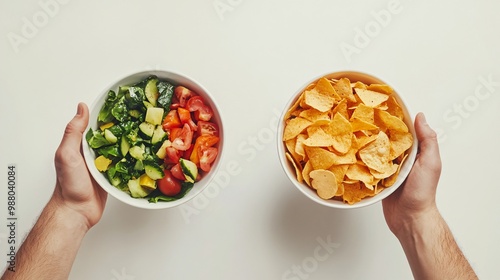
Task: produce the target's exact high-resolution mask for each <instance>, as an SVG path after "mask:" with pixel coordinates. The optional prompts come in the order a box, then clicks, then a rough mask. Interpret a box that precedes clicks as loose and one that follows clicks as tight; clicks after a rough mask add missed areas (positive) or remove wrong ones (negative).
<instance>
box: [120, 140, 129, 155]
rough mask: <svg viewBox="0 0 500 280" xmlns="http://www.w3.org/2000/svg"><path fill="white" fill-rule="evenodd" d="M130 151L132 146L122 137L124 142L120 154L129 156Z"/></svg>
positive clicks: (121, 144)
mask: <svg viewBox="0 0 500 280" xmlns="http://www.w3.org/2000/svg"><path fill="white" fill-rule="evenodd" d="M128 150H130V144H129V142H128V141H127V139H126V138H125V137H122V141H121V143H120V152H121V153H122V156H123V157H125V156H126V155H127V154H128Z"/></svg>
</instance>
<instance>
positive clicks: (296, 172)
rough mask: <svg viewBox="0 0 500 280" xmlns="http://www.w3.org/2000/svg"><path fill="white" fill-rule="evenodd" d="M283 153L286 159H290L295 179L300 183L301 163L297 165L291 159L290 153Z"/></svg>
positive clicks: (301, 178)
mask: <svg viewBox="0 0 500 280" xmlns="http://www.w3.org/2000/svg"><path fill="white" fill-rule="evenodd" d="M285 155H286V158H287V159H288V161H290V162H291V163H292V165H293V167H294V168H295V174H296V176H297V181H299V183H302V181H303V180H304V178H303V177H302V169H301V165H299V164H297V163H296V162H295V160H294V159H293V157H292V155H291V154H290V153H286V154H285Z"/></svg>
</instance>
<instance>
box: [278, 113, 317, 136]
mask: <svg viewBox="0 0 500 280" xmlns="http://www.w3.org/2000/svg"><path fill="white" fill-rule="evenodd" d="M309 125H311V122H310V121H308V120H306V119H303V118H300V117H298V118H293V119H290V120H288V122H287V123H286V125H285V131H284V134H283V140H284V141H286V140H290V139H292V138H294V137H296V136H297V135H299V134H300V133H301V132H302V131H304V129H306V128H307V127H308V126H309Z"/></svg>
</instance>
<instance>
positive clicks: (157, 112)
mask: <svg viewBox="0 0 500 280" xmlns="http://www.w3.org/2000/svg"><path fill="white" fill-rule="evenodd" d="M163 112H164V110H163V108H158V107H149V108H148V109H147V111H146V122H148V123H150V124H153V125H159V124H161V121H162V120H163Z"/></svg>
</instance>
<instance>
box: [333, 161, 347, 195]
mask: <svg viewBox="0 0 500 280" xmlns="http://www.w3.org/2000/svg"><path fill="white" fill-rule="evenodd" d="M348 168H349V165H347V164H342V165H333V166H332V167H330V168H329V169H328V170H329V171H331V172H332V173H333V174H334V175H335V179H336V180H337V185H338V189H337V193H336V194H335V196H339V195H343V194H344V185H343V184H342V182H343V181H344V176H345V173H346V172H347V169H348Z"/></svg>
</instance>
